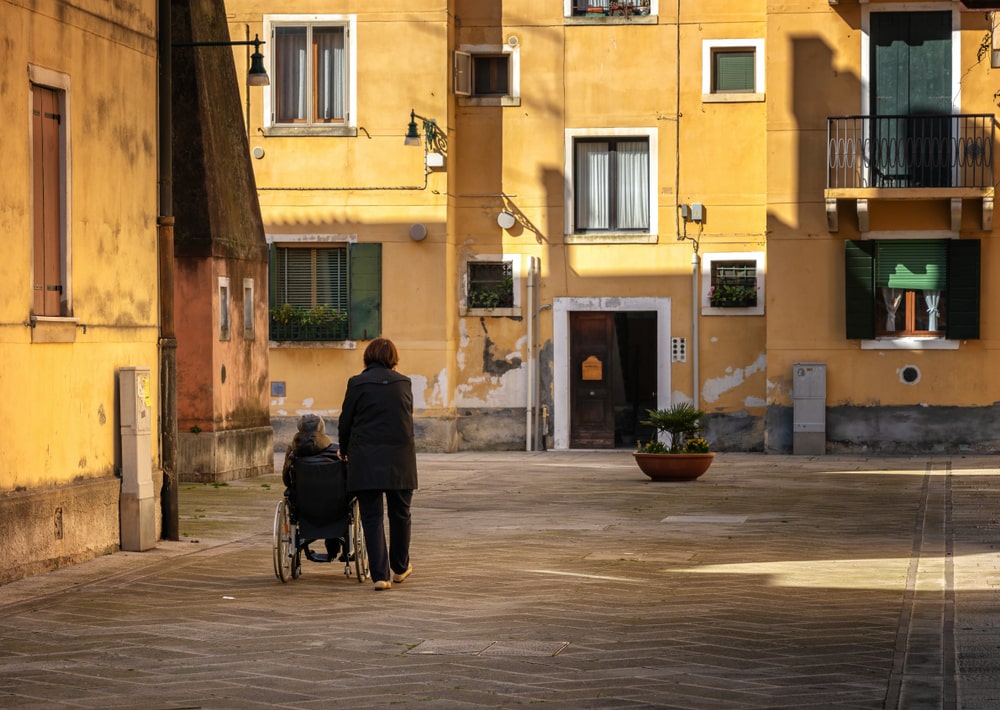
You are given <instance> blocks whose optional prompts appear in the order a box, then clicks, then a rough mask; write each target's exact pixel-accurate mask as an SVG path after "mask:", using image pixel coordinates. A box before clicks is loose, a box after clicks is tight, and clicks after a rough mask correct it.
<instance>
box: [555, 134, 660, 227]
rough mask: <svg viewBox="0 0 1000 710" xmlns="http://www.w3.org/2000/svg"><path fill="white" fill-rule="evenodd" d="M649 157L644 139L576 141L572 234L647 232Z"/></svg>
mask: <svg viewBox="0 0 1000 710" xmlns="http://www.w3.org/2000/svg"><path fill="white" fill-rule="evenodd" d="M649 157H650V150H649V139H648V138H646V137H644V136H628V137H621V138H578V139H576V140H575V141H574V142H573V168H572V175H573V183H572V184H573V227H574V231H575V232H577V233H586V232H649V231H650V204H651V199H650V161H649Z"/></svg>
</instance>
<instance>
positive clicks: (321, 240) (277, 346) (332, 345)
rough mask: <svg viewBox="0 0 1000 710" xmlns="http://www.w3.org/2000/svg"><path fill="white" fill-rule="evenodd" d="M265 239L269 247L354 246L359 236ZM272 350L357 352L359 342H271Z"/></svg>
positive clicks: (279, 235)
mask: <svg viewBox="0 0 1000 710" xmlns="http://www.w3.org/2000/svg"><path fill="white" fill-rule="evenodd" d="M264 239H265V241H266V242H267V243H268V245H271V244H275V245H277V246H279V247H280V246H282V245H284V244H317V245H322V244H345V243H346V244H353V243H356V242H357V241H358V235H357V234H356V233H354V234H315V233H314V234H271V233H265V234H264ZM268 322H270V316H268ZM268 347H269V349H271V350H284V349H301V348H309V349H313V350H317V349H326V350H356V349H357V347H358V342H357V341H356V340H350V339H348V340H323V341H320V342H315V343H314V342H310V343H308V344H304V343H301V342H284V341H274V340H271V341H269V345H268Z"/></svg>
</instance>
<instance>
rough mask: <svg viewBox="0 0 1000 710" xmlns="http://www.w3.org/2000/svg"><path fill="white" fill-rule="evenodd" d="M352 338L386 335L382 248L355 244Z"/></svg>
mask: <svg viewBox="0 0 1000 710" xmlns="http://www.w3.org/2000/svg"><path fill="white" fill-rule="evenodd" d="M349 279H350V281H349V285H350V297H351V339H352V340H370V339H371V338H375V337H378V336H379V335H381V334H382V245H381V244H352V245H351V250H350V277H349Z"/></svg>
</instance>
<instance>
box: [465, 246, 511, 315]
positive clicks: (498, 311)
mask: <svg viewBox="0 0 1000 710" xmlns="http://www.w3.org/2000/svg"><path fill="white" fill-rule="evenodd" d="M476 261H493V262H496V261H507V262H510V272H511V276H513V277H514V286H513V288H514V305H513V306H512V307H511V308H469V262H476ZM461 269H462V271H461V274H462V279H461V284H460V285H459V288H460V289H461V293H460V294H459V306H458V312H459V315H462V316H495V317H498V318H499V317H510V316H514V317H519V316H520V315H521V280H522V276H521V255H520V254H469V255H467V256H465V257H463V258H462V261H461Z"/></svg>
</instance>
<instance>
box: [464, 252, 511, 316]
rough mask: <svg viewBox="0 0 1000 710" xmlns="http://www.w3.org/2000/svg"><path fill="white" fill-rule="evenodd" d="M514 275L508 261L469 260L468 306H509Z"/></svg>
mask: <svg viewBox="0 0 1000 710" xmlns="http://www.w3.org/2000/svg"><path fill="white" fill-rule="evenodd" d="M513 305H514V277H513V275H512V271H511V263H510V262H509V261H470V262H469V308H487V309H493V308H510V307H511V306H513Z"/></svg>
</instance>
